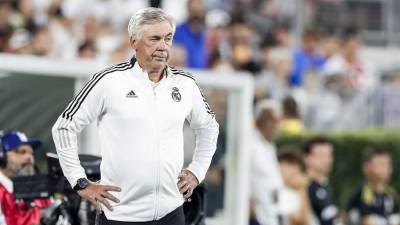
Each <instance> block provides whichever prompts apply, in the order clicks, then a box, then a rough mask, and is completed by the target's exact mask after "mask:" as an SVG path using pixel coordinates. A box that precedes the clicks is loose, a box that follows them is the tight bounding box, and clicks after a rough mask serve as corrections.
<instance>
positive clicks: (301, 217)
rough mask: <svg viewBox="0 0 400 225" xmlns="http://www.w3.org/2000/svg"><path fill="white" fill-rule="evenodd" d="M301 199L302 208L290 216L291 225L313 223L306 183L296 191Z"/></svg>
mask: <svg viewBox="0 0 400 225" xmlns="http://www.w3.org/2000/svg"><path fill="white" fill-rule="evenodd" d="M296 190H297V192H298V194H299V197H300V208H299V210H298V211H297V212H295V213H293V214H291V215H289V224H290V225H309V224H310V222H311V206H310V200H309V197H308V193H307V186H306V185H305V183H303V184H300V186H299V187H298V188H297V189H296Z"/></svg>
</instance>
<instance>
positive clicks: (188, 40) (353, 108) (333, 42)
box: [0, 0, 378, 130]
mask: <svg viewBox="0 0 400 225" xmlns="http://www.w3.org/2000/svg"><path fill="white" fill-rule="evenodd" d="M339 2H341V1H338V0H320V1H315V0H304V1H302V3H301V4H302V5H301V7H300V6H299V2H298V1H295V0H280V1H279V0H265V1H261V0H224V1H215V0H204V1H203V0H185V1H175V0H170V1H161V0H159V1H154V0H152V1H149V0H135V1H124V0H107V1H105V0H88V1H79V0H65V1H63V0H1V1H0V52H4V53H15V54H29V55H37V56H45V57H51V58H58V59H61V60H71V59H77V58H79V59H94V60H98V61H101V62H104V63H106V64H114V63H119V62H123V61H126V60H128V59H129V58H131V57H132V55H133V54H134V53H133V52H132V50H131V48H130V46H129V39H128V38H127V36H128V35H127V29H126V25H127V23H128V20H129V18H130V16H131V15H132V14H133V13H134V12H135V11H137V10H138V9H140V8H143V7H145V6H149V5H151V6H157V7H162V8H164V9H165V10H166V11H167V12H169V13H170V14H171V15H173V16H174V17H175V19H176V21H177V29H176V34H175V36H174V47H173V54H172V56H171V61H170V62H171V63H170V64H171V65H173V66H176V67H186V68H193V69H207V70H212V71H217V72H219V73H224V74H227V73H228V74H229V73H234V72H243V71H244V72H248V73H250V74H252V75H253V76H254V77H255V79H256V82H255V83H256V94H255V101H258V100H259V99H263V98H265V97H268V98H273V99H277V100H279V101H282V100H283V99H284V98H286V97H288V96H289V97H293V98H294V100H295V101H296V102H297V103H298V105H299V106H300V108H299V115H298V116H299V117H300V118H301V119H302V120H303V121H304V123H305V125H306V126H307V128H312V129H317V130H338V129H343V128H355V129H357V128H361V127H363V126H365V125H366V124H371V117H372V116H373V115H371V114H372V113H373V112H371V110H369V108H366V104H365V103H368V102H369V101H371V97H370V95H371V93H372V92H373V90H374V87H375V86H376V85H377V82H378V74H377V73H376V71H375V69H374V65H373V64H372V63H370V62H368V61H366V60H365V59H363V58H361V57H360V55H359V50H360V48H361V47H362V45H363V43H362V40H361V38H360V36H359V33H358V31H357V30H356V29H354V28H353V27H350V26H349V27H340V29H338V28H337V27H326V26H321V25H319V24H318V21H317V22H315V21H316V20H315V19H317V17H316V16H315V15H316V11H317V9H318V7H320V6H321V5H325V6H326V5H327V4H328V5H329V4H331V5H332V4H333V5H334V4H339ZM299 10H300V12H301V15H302V17H301V20H302V27H303V28H304V29H303V31H300V32H299V31H296V29H298V27H299V26H297V25H296V23H297V22H298V19H300V18H298V14H299V13H298V12H299ZM296 12H297V13H296ZM216 99H219V98H216ZM211 104H212V103H211ZM327 106H329V107H327ZM316 109H318V110H316ZM343 109H345V111H346V112H347V113H346V115H345V116H343V115H342V113H341V112H342V110H343ZM360 111H364V112H365V111H367V113H364V114H363V115H364V116H361V117H358V119H357V120H353V119H352V118H353V117H354V115H359V112H360ZM310 115H311V116H310Z"/></svg>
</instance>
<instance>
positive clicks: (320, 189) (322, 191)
mask: <svg viewBox="0 0 400 225" xmlns="http://www.w3.org/2000/svg"><path fill="white" fill-rule="evenodd" d="M303 153H304V161H305V164H306V172H307V176H308V178H309V186H308V196H309V198H310V202H311V208H312V211H313V215H314V219H315V222H316V223H317V224H320V225H332V224H334V221H335V219H336V217H337V216H338V209H337V207H336V205H335V204H334V203H333V200H332V197H331V194H330V192H329V190H328V189H329V187H328V176H329V173H330V172H331V169H332V164H333V144H332V142H331V141H330V140H329V139H327V138H325V137H313V138H311V139H310V140H308V141H307V142H306V144H305V146H304V149H303Z"/></svg>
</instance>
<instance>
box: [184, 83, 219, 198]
mask: <svg viewBox="0 0 400 225" xmlns="http://www.w3.org/2000/svg"><path fill="white" fill-rule="evenodd" d="M192 88H193V96H192V102H193V103H192V104H193V107H192V110H191V112H190V114H189V115H188V116H187V118H186V119H187V121H188V122H189V125H190V128H191V129H193V131H194V134H195V139H196V145H195V146H196V147H195V149H194V155H193V160H192V162H191V163H190V164H189V166H188V167H187V168H186V169H184V170H182V173H181V175H180V176H179V178H180V179H181V178H182V176H186V175H184V174H187V172H188V171H190V173H191V174H193V175H194V178H193V177H192V179H191V181H190V183H191V184H190V185H192V186H193V185H194V186H197V185H198V184H199V183H200V182H202V181H203V179H204V177H205V175H206V173H207V170H208V167H209V166H210V163H211V159H212V157H213V155H214V152H215V150H216V145H217V139H218V133H219V125H218V123H217V121H216V120H215V114H214V112H213V111H212V110H211V108H210V106H209V105H208V103H207V102H206V100H205V99H204V97H203V94H202V92H201V90H200V87H198V86H197V84H196V82H195V81H194V80H193V84H192ZM194 179H196V180H194ZM186 182H189V181H184V180H180V183H179V184H178V186H179V189H180V191H181V193H185V192H186V191H187V188H185V186H183V184H184V183H186ZM196 183H197V184H196ZM190 195H191V193H189V194H187V195H185V198H188V197H189V196H190Z"/></svg>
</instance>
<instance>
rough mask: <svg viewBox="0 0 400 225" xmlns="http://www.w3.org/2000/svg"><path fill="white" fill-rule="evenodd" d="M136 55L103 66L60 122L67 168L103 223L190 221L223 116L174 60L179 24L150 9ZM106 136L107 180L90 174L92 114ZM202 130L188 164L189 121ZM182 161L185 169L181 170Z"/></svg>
mask: <svg viewBox="0 0 400 225" xmlns="http://www.w3.org/2000/svg"><path fill="white" fill-rule="evenodd" d="M128 31H129V36H130V44H131V47H132V48H133V49H134V50H135V52H136V54H135V57H133V58H132V59H131V61H130V62H127V63H121V64H118V65H116V66H113V67H110V68H107V69H105V70H103V71H101V72H99V73H96V74H95V75H94V76H93V77H92V79H91V80H90V81H89V82H88V83H87V84H86V85H85V87H84V88H83V89H82V90H81V92H79V94H78V95H77V96H76V97H75V98H74V99H73V100H72V102H71V103H70V104H69V105H68V106H67V108H66V109H65V111H64V112H63V113H62V114H61V115H60V117H59V118H58V120H57V122H56V123H55V125H54V126H53V139H54V142H55V145H56V149H57V153H58V155H59V158H60V164H61V167H62V169H63V172H64V175H65V176H66V178H67V179H68V181H69V182H70V184H71V186H72V187H73V188H74V190H76V191H78V193H79V195H80V196H81V197H82V198H84V199H87V200H88V201H90V202H91V203H92V204H93V205H94V206H95V207H96V209H97V211H98V212H100V211H103V213H101V214H100V215H99V220H98V221H99V223H100V224H125V225H134V224H152V225H163V224H165V225H167V224H168V225H183V224H184V215H183V209H182V204H183V202H184V200H187V199H189V197H190V196H191V194H192V193H193V190H194V188H195V187H196V186H197V185H198V184H199V182H201V181H202V180H203V179H204V176H205V174H206V172H207V169H208V167H209V165H210V162H211V158H212V156H213V154H214V152H215V149H216V142H217V137H218V123H217V122H216V120H215V116H214V113H213V111H212V110H211V109H210V107H209V105H208V103H207V102H206V100H205V99H204V97H203V95H202V92H201V90H200V88H199V86H198V85H197V83H196V81H195V80H194V78H193V77H192V76H191V75H190V74H188V73H186V72H184V71H182V70H177V69H174V68H172V67H170V66H168V60H169V58H170V50H171V45H172V38H173V35H174V31H175V24H174V22H173V20H172V19H171V17H170V16H169V15H167V14H165V13H164V11H162V10H161V9H157V8H145V9H142V10H140V11H138V12H137V13H136V14H135V15H134V16H132V18H131V20H130V22H129V26H128ZM95 120H96V122H97V126H98V132H99V137H100V152H101V156H102V163H101V181H100V182H99V183H93V182H91V181H88V180H87V178H86V175H85V173H84V170H83V168H82V167H81V165H80V162H79V158H78V146H77V135H78V133H79V132H80V131H81V130H82V129H83V128H84V127H85V126H87V125H88V124H89V123H91V122H92V121H95ZM185 120H187V121H188V123H189V124H190V127H191V128H192V129H193V130H194V133H195V135H196V146H195V150H194V156H193V160H192V162H191V163H190V164H189V166H188V167H187V168H183V124H184V121H185ZM182 168H183V169H182Z"/></svg>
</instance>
